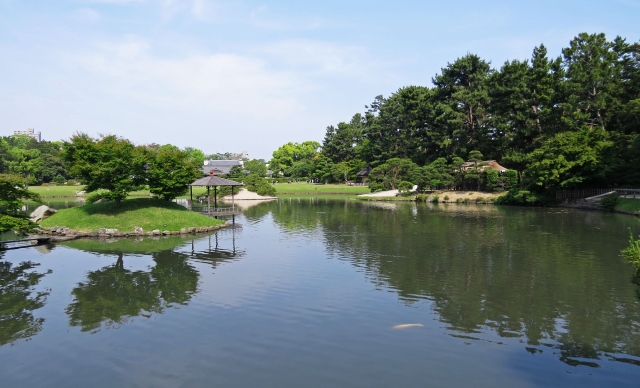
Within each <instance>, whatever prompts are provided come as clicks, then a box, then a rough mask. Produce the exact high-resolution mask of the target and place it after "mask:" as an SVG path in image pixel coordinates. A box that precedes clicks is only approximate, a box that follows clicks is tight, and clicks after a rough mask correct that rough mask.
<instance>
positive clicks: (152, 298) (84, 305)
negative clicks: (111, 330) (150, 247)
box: [66, 250, 199, 331]
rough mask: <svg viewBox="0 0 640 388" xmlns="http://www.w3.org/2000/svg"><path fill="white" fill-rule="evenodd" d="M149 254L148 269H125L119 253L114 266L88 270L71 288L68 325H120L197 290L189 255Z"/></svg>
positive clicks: (182, 301)
mask: <svg viewBox="0 0 640 388" xmlns="http://www.w3.org/2000/svg"><path fill="white" fill-rule="evenodd" d="M151 256H152V257H153V260H154V261H155V265H154V266H153V268H151V270H149V271H131V270H128V269H125V268H124V253H123V252H120V253H118V256H117V260H116V263H115V264H114V265H111V266H107V267H104V268H101V269H99V270H96V271H91V272H89V274H88V275H87V279H86V281H84V282H81V283H79V284H78V286H77V287H75V288H74V289H73V291H72V295H73V297H74V301H73V302H72V303H71V304H70V305H69V306H68V307H67V308H66V312H67V314H68V316H69V322H70V324H71V325H72V326H80V327H81V330H82V331H93V330H98V329H100V328H101V327H102V326H105V327H119V326H120V325H122V324H124V323H126V322H128V321H129V320H130V319H132V318H133V317H136V316H141V317H147V318H148V317H150V316H151V315H152V314H154V313H156V314H160V313H162V312H163V311H164V309H166V308H169V307H172V306H173V305H176V304H178V305H186V304H187V303H188V302H189V301H190V300H191V298H192V296H193V295H194V294H196V293H197V292H198V277H199V273H198V271H197V270H196V269H195V268H194V267H193V266H191V265H190V264H189V263H188V262H187V259H188V255H186V254H183V253H177V252H174V251H171V250H165V251H160V252H154V253H152V254H151Z"/></svg>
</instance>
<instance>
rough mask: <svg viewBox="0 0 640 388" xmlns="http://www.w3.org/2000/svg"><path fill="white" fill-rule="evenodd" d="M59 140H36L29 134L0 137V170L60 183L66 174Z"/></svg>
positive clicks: (67, 176) (39, 181)
mask: <svg viewBox="0 0 640 388" xmlns="http://www.w3.org/2000/svg"><path fill="white" fill-rule="evenodd" d="M61 152H62V142H59V141H54V142H52V141H40V142H39V141H36V140H35V139H33V138H32V137H30V136H25V135H16V136H6V137H0V174H10V175H16V176H20V177H23V178H28V179H29V180H31V181H33V182H34V183H49V182H56V183H64V182H66V181H67V179H68V178H69V174H68V171H67V169H66V167H65V165H64V161H63V160H62V158H61V156H60V153H61Z"/></svg>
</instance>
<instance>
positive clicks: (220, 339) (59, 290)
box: [0, 209, 640, 387]
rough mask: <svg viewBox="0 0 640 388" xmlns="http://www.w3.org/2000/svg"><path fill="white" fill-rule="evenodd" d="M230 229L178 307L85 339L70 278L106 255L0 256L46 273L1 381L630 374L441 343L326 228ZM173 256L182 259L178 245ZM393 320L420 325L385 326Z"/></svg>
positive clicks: (423, 311)
mask: <svg viewBox="0 0 640 388" xmlns="http://www.w3.org/2000/svg"><path fill="white" fill-rule="evenodd" d="M380 211H384V210H383V209H381V210H380ZM411 214H413V212H411ZM319 216H322V215H319ZM237 220H238V222H239V223H241V224H242V228H239V229H238V230H236V231H235V233H233V232H232V231H231V230H229V229H226V230H223V231H221V232H220V233H219V234H218V246H219V249H220V250H221V251H224V252H225V253H228V252H230V251H232V249H233V245H234V244H235V247H236V249H237V250H238V251H242V252H243V254H242V255H240V256H239V257H238V258H237V259H234V260H216V262H215V265H214V264H213V263H212V262H207V261H204V260H191V261H190V264H191V265H193V266H194V267H195V268H197V270H198V271H199V273H200V279H199V290H200V292H199V293H197V294H196V295H194V297H193V298H192V299H191V301H189V303H188V305H186V306H176V308H174V309H166V310H165V311H164V312H163V313H162V314H157V315H153V316H151V318H149V319H147V318H144V317H134V318H132V319H131V321H130V322H128V323H127V324H125V325H124V326H122V327H120V328H117V329H111V330H101V331H99V332H97V333H95V334H90V333H80V332H79V329H78V328H76V327H71V328H70V327H69V326H68V317H67V316H66V314H64V309H65V308H66V306H68V304H69V303H70V302H71V296H70V295H71V290H72V289H73V287H74V286H75V285H76V284H77V282H80V281H83V280H84V279H85V277H86V274H87V272H88V271H94V270H97V269H100V268H102V267H105V266H108V265H113V264H114V263H115V260H116V257H115V256H114V255H93V254H86V253H83V252H81V251H77V250H73V249H69V248H65V247H60V246H58V247H56V248H55V249H53V250H52V251H51V253H49V254H47V255H40V254H39V253H37V251H35V250H31V249H23V250H18V251H12V252H7V258H8V259H10V260H12V261H16V262H17V261H21V260H27V259H31V260H35V261H39V262H41V263H42V265H41V267H39V270H41V271H42V272H44V271H46V270H47V269H49V268H51V269H53V273H52V274H49V275H46V276H45V277H43V278H42V281H41V284H40V285H39V287H41V288H51V295H50V296H49V298H48V301H47V304H46V305H45V307H44V308H42V309H39V310H36V311H35V312H34V315H35V316H36V317H40V316H42V317H45V319H46V321H45V323H44V326H43V330H42V332H40V333H39V334H38V335H36V336H34V337H33V338H32V339H31V340H30V341H28V342H20V343H18V344H16V346H13V347H9V346H5V347H0V362H1V363H2V365H3V372H0V376H1V377H2V378H3V380H4V381H5V382H6V384H7V386H14V385H20V383H21V382H24V381H29V382H30V383H31V384H30V385H33V386H36V385H37V386H65V385H84V386H86V385H91V386H96V387H99V386H113V385H122V384H123V383H125V382H126V384H125V385H136V384H137V385H143V386H178V385H183V386H236V387H237V386H246V387H254V386H261V387H282V386H307V387H315V386H318V387H320V386H366V387H388V386H474V387H478V386H479V387H482V386H487V387H493V386H509V387H512V386H513V387H530V386H531V387H533V386H554V385H555V386H558V385H572V384H576V383H578V382H579V383H580V385H581V386H604V385H609V384H613V383H616V384H617V385H618V386H624V385H625V384H628V383H629V381H630V380H629V377H630V376H631V377H633V376H636V377H637V376H638V374H639V373H640V372H639V371H638V370H637V369H639V368H637V367H635V366H629V365H625V364H620V363H617V364H615V365H612V363H608V364H607V363H606V362H601V364H602V365H603V366H604V367H603V368H599V369H597V370H594V369H592V368H588V367H569V366H567V365H566V364H563V363H561V362H559V361H558V355H557V352H558V351H557V350H556V349H553V348H549V347H545V346H536V348H538V349H540V350H542V353H536V354H530V353H528V352H527V351H526V350H525V346H526V345H525V344H522V343H521V342H520V341H521V340H522V339H521V338H501V337H499V336H497V335H496V334H495V332H493V331H491V330H485V331H483V332H481V333H472V334H467V336H468V337H470V338H460V337H454V336H452V335H460V333H458V332H456V331H453V330H450V329H448V325H447V324H446V323H444V322H442V320H441V317H440V316H439V315H438V314H437V313H435V312H434V304H433V302H432V301H431V300H428V299H425V298H421V297H420V296H416V302H415V303H411V304H405V303H404V301H402V300H400V299H399V297H398V294H397V290H393V289H390V288H389V287H388V286H387V285H386V284H385V283H384V282H378V283H374V282H372V279H371V277H370V276H368V275H367V274H366V271H367V269H365V268H361V267H355V266H354V265H353V264H352V262H350V261H349V257H347V256H348V255H350V254H354V253H355V252H349V251H345V252H342V253H341V255H342V256H335V255H332V254H330V253H329V252H328V251H327V248H326V246H325V242H324V239H323V238H322V236H326V235H329V234H330V233H328V232H329V231H322V230H321V227H320V226H315V227H310V228H307V229H301V230H283V229H282V227H281V226H279V225H276V224H275V222H274V219H273V216H272V215H271V214H268V215H267V216H265V217H264V218H263V219H262V221H261V222H259V223H248V222H243V219H242V217H238V218H237ZM234 236H235V240H234ZM208 249H209V237H208V236H204V237H200V238H197V239H196V240H195V242H194V250H195V251H196V252H199V253H201V254H203V255H204V254H205V253H206V251H208ZM175 250H176V251H178V252H184V253H185V254H189V253H190V252H191V244H190V243H189V242H187V243H186V244H184V245H182V246H180V247H178V248H176V249H175ZM211 256H212V257H214V258H215V257H217V256H216V255H215V254H212V255H211ZM343 259H346V260H343ZM154 265H155V262H154V261H153V260H152V259H151V257H149V256H143V255H137V256H133V255H128V256H125V257H124V266H125V268H126V269H130V270H143V271H148V270H149V268H150V267H153V266H154ZM406 323H421V324H423V325H424V326H423V327H416V328H410V329H405V330H391V327H392V326H394V325H398V324H406ZM558 326H559V327H561V326H562V322H558ZM604 361H606V360H604ZM48 371H55V373H53V372H51V373H48ZM589 374H592V375H593V376H589ZM635 381H637V380H635Z"/></svg>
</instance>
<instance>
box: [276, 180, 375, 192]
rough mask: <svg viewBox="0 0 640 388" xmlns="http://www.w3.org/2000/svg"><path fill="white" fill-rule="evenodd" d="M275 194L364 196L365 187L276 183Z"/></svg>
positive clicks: (367, 190) (366, 188)
mask: <svg viewBox="0 0 640 388" xmlns="http://www.w3.org/2000/svg"><path fill="white" fill-rule="evenodd" d="M273 186H274V187H275V188H276V193H277V194H321V193H324V194H366V193H370V192H371V190H369V187H367V186H347V185H338V184H329V185H315V184H311V183H276V184H275V185H273Z"/></svg>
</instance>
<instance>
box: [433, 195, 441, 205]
mask: <svg viewBox="0 0 640 388" xmlns="http://www.w3.org/2000/svg"><path fill="white" fill-rule="evenodd" d="M439 201H440V197H438V196H437V195H434V196H433V198H431V202H433V203H438V202H439Z"/></svg>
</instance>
